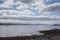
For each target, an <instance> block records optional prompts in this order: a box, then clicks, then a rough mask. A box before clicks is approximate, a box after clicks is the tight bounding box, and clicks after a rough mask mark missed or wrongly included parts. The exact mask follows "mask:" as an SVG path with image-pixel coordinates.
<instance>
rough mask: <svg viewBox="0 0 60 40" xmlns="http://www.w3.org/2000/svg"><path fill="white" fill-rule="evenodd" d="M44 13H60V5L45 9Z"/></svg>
mask: <svg viewBox="0 0 60 40" xmlns="http://www.w3.org/2000/svg"><path fill="white" fill-rule="evenodd" d="M42 11H44V12H58V11H60V5H51V6H48V7H47V8H44V9H43V10H42Z"/></svg>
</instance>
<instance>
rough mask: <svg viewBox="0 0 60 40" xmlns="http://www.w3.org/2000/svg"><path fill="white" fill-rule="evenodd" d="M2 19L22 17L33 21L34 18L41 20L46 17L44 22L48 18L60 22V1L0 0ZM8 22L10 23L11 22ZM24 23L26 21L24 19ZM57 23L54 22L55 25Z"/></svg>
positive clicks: (0, 15)
mask: <svg viewBox="0 0 60 40" xmlns="http://www.w3.org/2000/svg"><path fill="white" fill-rule="evenodd" d="M0 17H21V18H22V19H23V17H25V18H27V17H29V18H31V20H33V19H32V18H35V19H37V20H39V19H40V17H44V18H45V19H44V20H46V19H47V18H48V19H49V18H50V19H52V18H53V20H52V21H54V20H55V19H57V20H58V19H59V20H60V0H10V1H9V0H0ZM7 19H8V18H7ZM42 19H43V18H42ZM27 20H29V19H27ZM0 21H1V20H0ZM6 21H8V22H9V20H6ZM6 21H5V22H6ZM10 21H11V20H10ZM15 21H16V20H15ZM15 21H14V22H15ZM23 21H25V20H24V19H23ZM23 21H22V23H23ZM33 21H34V20H33ZM46 21H47V20H46ZM50 21H51V20H50ZM2 22H3V21H2ZM25 22H26V21H25ZM25 22H24V23H25ZM29 22H30V21H29ZM29 22H26V23H29ZM56 22H57V21H56ZM56 22H55V21H54V23H56ZM48 23H49V22H48Z"/></svg>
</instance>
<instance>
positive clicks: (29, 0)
mask: <svg viewBox="0 0 60 40" xmlns="http://www.w3.org/2000/svg"><path fill="white" fill-rule="evenodd" d="M20 1H21V2H22V3H26V4H29V3H33V2H34V0H20Z"/></svg>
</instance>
